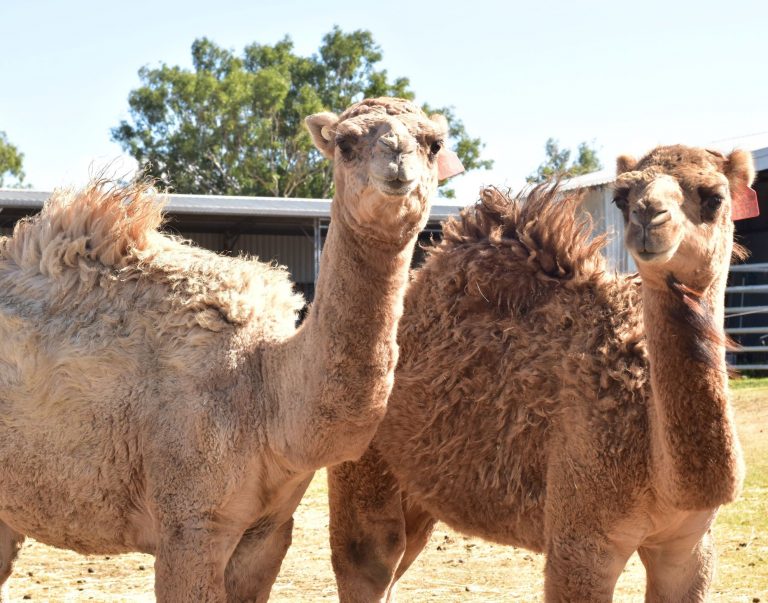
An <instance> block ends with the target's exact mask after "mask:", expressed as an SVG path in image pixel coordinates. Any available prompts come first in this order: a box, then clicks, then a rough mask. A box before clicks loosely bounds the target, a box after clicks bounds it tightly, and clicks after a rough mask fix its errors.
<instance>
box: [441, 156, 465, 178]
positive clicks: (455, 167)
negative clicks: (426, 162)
mask: <svg viewBox="0 0 768 603" xmlns="http://www.w3.org/2000/svg"><path fill="white" fill-rule="evenodd" d="M463 171H464V166H463V165H461V160H460V159H459V156H458V155H457V154H456V153H454V152H453V151H451V150H450V149H446V148H443V149H441V151H440V152H439V153H438V154H437V179H438V180H446V179H447V178H451V177H453V176H456V175H457V174H461V173H462V172H463Z"/></svg>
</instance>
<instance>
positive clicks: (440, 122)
mask: <svg viewBox="0 0 768 603" xmlns="http://www.w3.org/2000/svg"><path fill="white" fill-rule="evenodd" d="M429 119H431V120H432V121H433V122H435V123H436V124H437V126H438V127H439V128H440V129H441V130H442V131H443V133H444V134H446V135H447V134H448V120H447V119H445V115H440V114H439V113H433V114H432V115H430V116H429Z"/></svg>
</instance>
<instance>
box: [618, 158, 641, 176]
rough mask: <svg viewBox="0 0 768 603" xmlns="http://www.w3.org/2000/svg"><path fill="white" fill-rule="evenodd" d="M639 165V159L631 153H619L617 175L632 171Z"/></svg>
mask: <svg viewBox="0 0 768 603" xmlns="http://www.w3.org/2000/svg"><path fill="white" fill-rule="evenodd" d="M636 166H637V159H635V158H634V157H632V156H631V155H619V157H618V159H616V175H617V176H618V175H620V174H623V173H624V172H631V171H632V170H634V169H635V167H636Z"/></svg>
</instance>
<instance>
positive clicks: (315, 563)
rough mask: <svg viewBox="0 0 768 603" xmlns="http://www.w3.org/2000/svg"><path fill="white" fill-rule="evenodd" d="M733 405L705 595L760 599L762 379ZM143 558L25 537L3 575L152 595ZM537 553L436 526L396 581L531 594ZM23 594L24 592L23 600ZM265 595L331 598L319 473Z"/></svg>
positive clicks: (458, 595)
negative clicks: (736, 447) (733, 491)
mask: <svg viewBox="0 0 768 603" xmlns="http://www.w3.org/2000/svg"><path fill="white" fill-rule="evenodd" d="M734 397H735V406H736V413H737V420H738V423H739V430H740V434H741V440H742V443H743V445H744V450H745V456H746V459H747V466H748V473H747V482H746V488H745V491H744V495H743V496H742V497H741V499H740V500H739V501H738V502H737V503H735V504H733V505H730V506H729V507H726V508H725V509H723V510H722V511H721V512H720V515H719V517H718V520H717V523H716V525H715V539H716V542H717V548H718V551H719V556H720V561H719V570H718V577H717V579H716V582H715V585H714V588H713V590H712V596H711V600H712V601H713V602H717V603H753V602H756V601H762V602H763V603H768V438H767V437H766V436H767V435H768V380H750V382H749V383H747V382H746V381H745V382H743V383H740V384H738V385H737V387H736V392H735V396H734ZM152 563H153V560H152V557H150V556H147V555H138V554H136V555H124V556H120V557H115V558H111V559H110V558H105V557H94V556H82V555H77V554H75V553H71V552H68V551H60V550H56V549H52V548H49V547H46V546H43V545H41V544H39V543H36V542H32V541H28V542H27V544H26V545H25V548H24V550H23V551H22V554H21V556H20V558H19V561H18V562H17V564H16V568H15V572H14V575H13V577H12V578H11V579H10V580H9V590H10V596H11V600H12V601H18V600H22V599H23V598H26V597H29V598H30V599H32V600H35V601H87V600H92V601H152V600H154V597H153V594H152V580H153V572H152ZM542 567H543V558H542V557H541V556H540V555H535V554H531V553H528V552H527V551H524V550H520V549H514V548H511V547H504V546H498V545H492V544H488V543H485V542H483V541H480V540H477V539H472V538H466V537H464V536H462V535H460V534H457V533H455V532H453V531H452V530H449V529H448V528H446V527H445V526H444V525H442V524H441V525H439V526H438V529H437V530H436V531H435V534H434V535H433V537H432V541H431V542H430V544H429V546H428V547H427V549H426V550H425V551H424V552H423V553H422V555H421V556H420V557H419V559H418V560H417V561H416V562H415V563H414V565H413V567H412V568H411V569H410V570H409V571H408V573H407V574H406V575H405V577H404V578H403V580H402V581H401V583H400V586H399V599H400V600H401V601H404V602H405V601H414V602H419V601H446V602H454V601H462V602H475V603H480V602H483V603H494V602H499V601H540V600H541V595H540V593H541V592H542V584H543V580H542ZM644 582H645V576H644V572H643V569H642V566H641V564H640V563H639V561H638V560H637V558H636V557H633V558H632V560H631V561H630V563H629V565H628V566H627V569H626V570H625V572H624V574H623V575H622V577H621V579H620V580H619V584H618V587H617V590H616V597H615V600H616V601H622V602H623V601H626V602H634V601H638V602H639V601H642V600H643V590H644ZM25 596H26V597H25ZM270 600H271V601H276V602H280V603H288V602H296V601H334V600H336V595H335V588H334V582H333V573H332V571H331V564H330V552H329V548H328V518H327V505H326V500H325V474H324V472H321V473H319V474H318V475H317V476H316V477H315V480H314V481H313V482H312V485H311V486H310V488H309V490H308V492H307V495H306V496H305V497H304V500H303V502H302V504H301V506H300V507H299V509H298V511H297V513H296V528H295V530H294V541H293V546H292V547H291V549H290V550H289V552H288V555H287V557H286V559H285V561H284V562H283V568H282V571H281V573H280V576H279V578H278V580H277V582H276V583H275V586H274V588H273V590H272V598H271V599H270Z"/></svg>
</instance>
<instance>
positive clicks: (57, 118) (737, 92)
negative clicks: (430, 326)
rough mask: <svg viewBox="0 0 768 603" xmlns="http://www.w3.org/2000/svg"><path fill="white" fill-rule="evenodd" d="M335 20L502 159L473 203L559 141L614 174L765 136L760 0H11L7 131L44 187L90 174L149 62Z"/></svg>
mask: <svg viewBox="0 0 768 603" xmlns="http://www.w3.org/2000/svg"><path fill="white" fill-rule="evenodd" d="M335 24H338V25H339V26H340V27H341V28H342V29H343V30H345V31H350V30H354V29H368V30H370V31H371V32H372V33H373V36H374V38H375V39H376V41H377V42H378V44H379V45H380V46H381V49H382V51H383V54H384V59H383V62H382V64H381V66H382V67H384V68H386V69H387V70H388V72H389V74H390V75H391V76H392V77H397V76H406V77H408V78H410V80H411V86H412V88H413V90H415V92H416V94H417V100H419V101H426V102H429V103H430V104H431V105H438V106H440V105H452V106H453V107H454V108H455V112H456V115H457V116H458V117H460V118H461V119H462V120H463V121H464V123H465V125H466V127H467V130H468V131H469V133H470V134H471V135H473V136H479V137H480V138H482V139H483V140H484V141H485V143H486V148H485V150H484V156H486V157H489V158H492V159H494V160H495V161H496V165H495V167H494V169H493V170H492V171H488V172H476V173H471V174H468V175H465V176H463V177H460V178H459V179H457V181H456V188H457V191H458V193H459V197H460V200H462V201H464V202H466V203H469V202H471V201H473V200H474V198H475V195H476V191H477V189H478V187H479V186H480V185H482V184H499V185H509V186H513V187H516V186H518V185H519V184H520V183H521V182H522V181H523V179H524V177H525V176H526V175H527V174H529V173H530V172H532V171H533V170H534V169H535V168H536V166H537V165H538V164H539V163H540V162H541V160H542V159H543V148H544V142H545V140H546V139H547V138H548V137H550V136H552V137H555V138H557V139H559V140H560V142H561V145H563V146H568V147H573V148H575V147H576V145H577V144H578V143H579V142H581V141H590V142H592V141H593V142H594V144H595V145H596V147H597V148H598V150H599V155H600V158H601V160H602V162H603V164H604V165H605V166H612V165H613V162H614V158H615V156H616V155H617V154H619V153H624V152H631V153H635V154H639V153H642V152H643V151H645V150H648V149H649V148H651V147H652V146H654V145H656V144H659V143H676V142H681V143H686V144H707V143H711V142H712V141H718V140H723V139H728V138H732V137H739V136H744V135H749V134H755V133H765V132H768V77H766V75H765V73H766V62H768V46H766V43H765V40H766V38H767V37H768V36H766V31H768V2H765V0H761V1H757V0H753V1H738V0H737V1H732V2H723V1H719V2H712V1H709V0H699V1H696V2H694V1H688V0H683V1H674V0H667V1H665V2H658V1H656V0H646V1H644V2H642V3H637V2H633V3H627V2H616V0H614V1H612V2H591V1H581V2H573V1H568V2H566V1H558V2H543V1H539V2H535V3H534V2H529V3H525V4H522V3H517V2H509V1H507V2H487V1H482V0H476V1H474V2H453V1H445V2H441V3H425V2H422V3H420V2H415V1H413V0H411V1H410V2H401V1H399V0H389V1H388V2H364V1H362V2H361V1H360V0H358V1H357V2H335V1H326V2H318V1H315V2H310V1H308V0H281V1H279V2H278V1H275V2H263V1H261V2H260V1H251V2H239V1H238V2H235V1H227V0H219V1H218V2H210V0H208V1H205V2H202V1H198V0H185V1H180V0H169V1H158V0H155V1H153V2H149V1H146V0H134V1H131V2H125V1H117V0H113V1H111V2H106V1H102V2H93V1H90V2H89V1H85V0H70V1H68V2H61V1H51V0H48V1H41V0H27V1H24V2H22V1H21V0H4V1H3V2H0V32H2V33H1V34H0V130H3V131H5V132H6V133H7V135H8V138H9V139H10V140H11V141H12V142H13V143H14V144H16V145H17V146H18V147H19V148H20V150H22V151H23V152H24V154H25V170H26V173H27V181H28V182H29V183H31V184H32V185H34V187H35V188H38V189H50V188H53V187H55V186H58V185H68V184H78V183H82V182H84V181H85V180H87V178H88V174H89V166H93V167H94V168H96V169H98V167H100V166H101V165H102V164H104V163H106V162H109V161H114V160H115V159H116V158H118V157H119V156H120V155H121V154H122V151H121V149H120V147H119V145H117V144H115V143H113V142H111V141H110V128H111V127H113V126H115V125H117V124H118V123H119V121H120V120H121V119H125V118H127V117H128V105H127V98H128V93H129V92H130V90H132V89H133V88H135V87H137V86H138V85H139V83H140V82H139V79H138V75H137V71H138V69H139V68H140V67H141V66H142V65H150V66H154V65H158V64H159V63H161V62H165V63H168V64H178V65H183V66H188V65H189V64H190V59H189V49H190V45H191V43H192V41H193V40H194V39H195V38H196V37H200V36H207V37H209V38H211V39H213V40H214V41H215V42H217V43H218V44H220V45H222V46H225V47H228V48H231V49H234V50H236V51H238V52H239V51H240V50H241V49H242V48H243V46H245V45H246V44H248V43H251V42H254V41H258V42H261V43H273V42H275V41H277V40H278V39H280V38H282V37H283V36H284V35H286V34H288V35H290V37H291V38H292V39H293V41H294V43H295V47H296V51H297V52H300V53H302V54H307V55H308V54H311V53H313V52H315V51H316V50H317V48H318V46H319V44H320V41H321V38H322V36H323V34H325V33H327V32H328V31H330V30H331V28H332V27H333V26H334V25H335ZM726 144H727V143H726ZM115 165H117V166H120V165H121V164H120V163H119V162H118V163H116V164H115ZM125 165H130V162H128V163H126V164H125ZM117 169H120V168H119V167H118V168H117ZM125 169H127V168H125Z"/></svg>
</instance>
